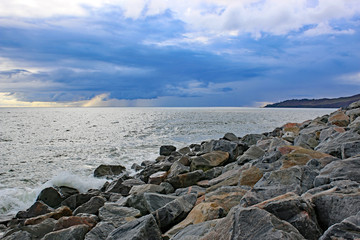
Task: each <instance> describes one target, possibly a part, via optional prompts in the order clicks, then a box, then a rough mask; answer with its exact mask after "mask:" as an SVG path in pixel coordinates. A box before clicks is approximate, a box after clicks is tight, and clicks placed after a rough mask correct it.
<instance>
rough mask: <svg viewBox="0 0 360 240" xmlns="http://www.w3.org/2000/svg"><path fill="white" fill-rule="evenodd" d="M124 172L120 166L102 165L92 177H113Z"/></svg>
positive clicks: (123, 168) (124, 169)
mask: <svg viewBox="0 0 360 240" xmlns="http://www.w3.org/2000/svg"><path fill="white" fill-rule="evenodd" d="M125 171H126V168H125V167H124V166H121V165H104V164H101V165H100V166H98V167H97V168H96V169H95V171H94V177H114V176H118V175H120V174H122V173H124V172H125Z"/></svg>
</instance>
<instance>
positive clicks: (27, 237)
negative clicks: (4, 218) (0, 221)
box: [1, 231, 32, 240]
mask: <svg viewBox="0 0 360 240" xmlns="http://www.w3.org/2000/svg"><path fill="white" fill-rule="evenodd" d="M1 239H2V240H20V239H21V240H32V238H31V234H30V233H28V232H27V231H17V232H14V233H12V234H11V235H9V236H5V237H4V238H1Z"/></svg>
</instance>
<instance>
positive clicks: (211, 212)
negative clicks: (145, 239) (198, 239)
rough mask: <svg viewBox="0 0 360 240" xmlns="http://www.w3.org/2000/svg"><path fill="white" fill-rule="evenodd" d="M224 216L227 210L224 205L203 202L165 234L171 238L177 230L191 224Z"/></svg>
mask: <svg viewBox="0 0 360 240" xmlns="http://www.w3.org/2000/svg"><path fill="white" fill-rule="evenodd" d="M222 217H225V211H224V209H223V208H222V207H220V206H219V205H218V204H216V203H211V202H206V203H205V202H202V203H200V204H198V205H196V206H195V207H194V208H193V209H192V210H191V211H190V213H189V214H188V215H187V217H186V218H185V219H184V220H183V221H181V222H180V223H178V224H177V225H175V226H174V227H172V228H171V229H170V230H168V231H167V232H166V233H165V234H164V235H165V236H166V237H168V238H171V237H172V236H173V235H175V234H176V233H177V232H179V231H180V230H182V229H184V228H185V227H187V226H189V225H193V224H198V223H202V222H206V221H209V220H213V219H218V218H222Z"/></svg>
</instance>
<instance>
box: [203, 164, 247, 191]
mask: <svg viewBox="0 0 360 240" xmlns="http://www.w3.org/2000/svg"><path fill="white" fill-rule="evenodd" d="M240 176H241V169H237V168H235V169H233V170H230V171H227V172H224V173H223V174H221V175H220V176H218V177H217V178H214V179H211V180H210V181H209V185H210V186H211V187H209V188H208V189H207V192H212V191H214V190H216V189H218V188H220V187H222V186H234V185H237V184H238V182H239V178H240Z"/></svg>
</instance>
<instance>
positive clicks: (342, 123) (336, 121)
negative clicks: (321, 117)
mask: <svg viewBox="0 0 360 240" xmlns="http://www.w3.org/2000/svg"><path fill="white" fill-rule="evenodd" d="M329 122H330V123H331V124H333V125H336V126H339V127H346V126H347V125H349V123H350V118H349V116H347V115H346V114H345V112H344V111H341V110H340V111H336V112H333V113H332V114H330V117H329Z"/></svg>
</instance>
